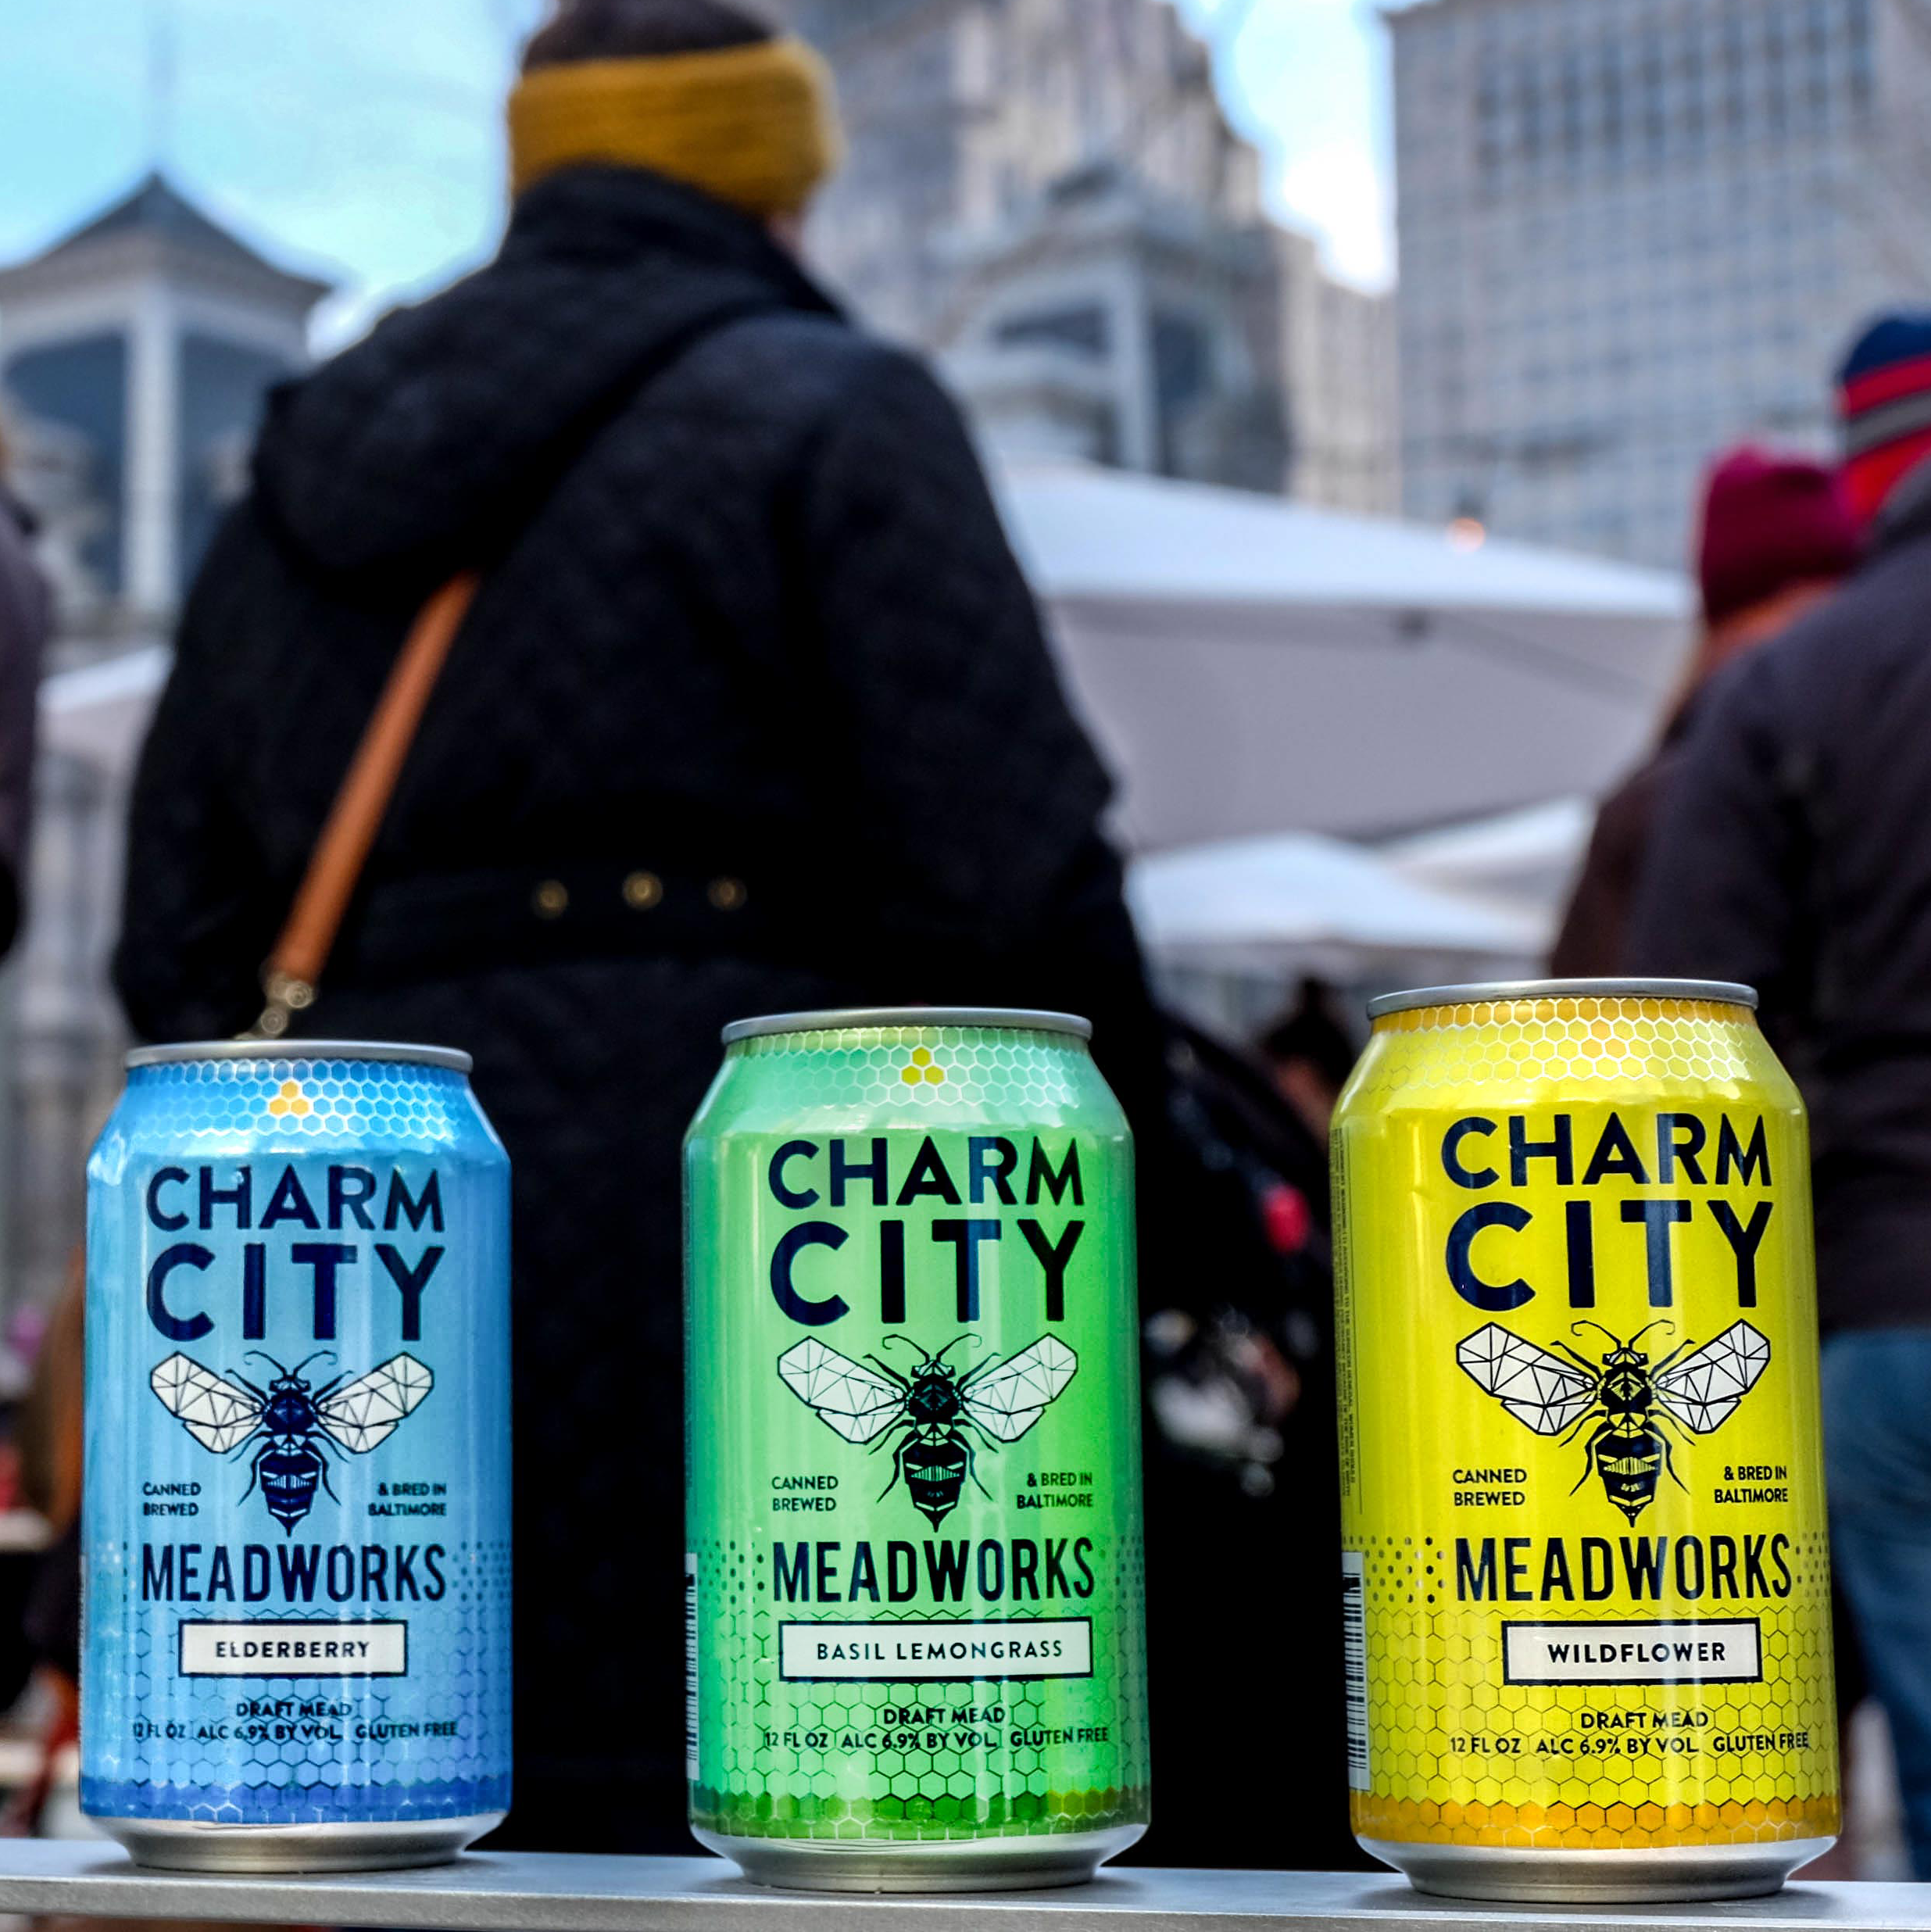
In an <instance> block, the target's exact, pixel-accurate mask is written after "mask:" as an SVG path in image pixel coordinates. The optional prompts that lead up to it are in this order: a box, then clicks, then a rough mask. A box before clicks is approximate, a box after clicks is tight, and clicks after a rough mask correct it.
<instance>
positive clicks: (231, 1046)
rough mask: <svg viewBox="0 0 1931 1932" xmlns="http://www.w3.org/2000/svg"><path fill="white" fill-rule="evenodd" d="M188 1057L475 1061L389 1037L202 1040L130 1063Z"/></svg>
mask: <svg viewBox="0 0 1931 1932" xmlns="http://www.w3.org/2000/svg"><path fill="white" fill-rule="evenodd" d="M189 1060H400V1061H407V1062H409V1064H411V1065H413V1066H418V1067H447V1068H449V1071H450V1072H452V1073H467V1072H470V1069H471V1068H473V1067H474V1064H475V1062H474V1061H473V1060H471V1059H470V1056H469V1055H468V1054H466V1053H464V1052H463V1051H462V1050H461V1049H460V1048H459V1047H409V1046H406V1045H404V1044H403V1043H401V1042H400V1041H398V1040H392V1039H203V1040H191V1041H187V1042H184V1043H182V1044H181V1045H180V1046H174V1047H136V1048H135V1049H134V1051H133V1052H132V1053H131V1054H129V1055H128V1056H127V1065H128V1067H129V1068H130V1070H131V1069H133V1068H136V1067H171V1066H176V1065H178V1064H181V1062H182V1061H189Z"/></svg>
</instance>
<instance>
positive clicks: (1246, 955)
mask: <svg viewBox="0 0 1931 1932" xmlns="http://www.w3.org/2000/svg"><path fill="white" fill-rule="evenodd" d="M1127 898H1128V903H1129V904H1130V905H1131V906H1132V909H1133V916H1134V919H1135V923H1136V924H1137V925H1139V929H1140V933H1141V936H1142V937H1143V939H1144V940H1145V941H1146V944H1147V945H1148V946H1149V947H1150V949H1151V950H1153V953H1156V954H1157V956H1158V957H1160V959H1161V960H1162V961H1164V962H1166V963H1168V964H1182V965H1188V966H1198V967H1207V968H1213V969H1214V970H1217V971H1225V972H1233V973H1256V974H1278V973H1279V972H1281V971H1284V970H1286V969H1287V968H1291V967H1295V966H1300V967H1307V966H1309V965H1311V964H1315V963H1318V964H1319V965H1320V966H1321V968H1322V969H1323V970H1325V971H1330V972H1334V971H1344V972H1345V971H1354V970H1359V969H1362V968H1366V967H1368V965H1370V964H1371V962H1373V961H1375V960H1378V959H1385V958H1390V957H1403V958H1406V957H1410V956H1413V955H1417V954H1421V955H1427V956H1430V957H1444V958H1468V959H1471V960H1506V961H1515V960H1521V959H1526V958H1527V957H1529V956H1530V955H1532V953H1533V952H1534V950H1535V949H1536V945H1537V943H1538V939H1539V932H1538V929H1537V922H1536V920H1535V919H1534V918H1532V916H1525V915H1524V914H1520V913H1514V912H1511V911H1506V910H1504V909H1502V908H1499V907H1489V906H1484V905H1482V904H1479V903H1475V902H1473V901H1471V900H1464V899H1461V898H1458V897H1457V896H1454V895H1453V894H1451V893H1445V892H1441V891H1438V890H1436V889H1434V888H1432V887H1430V886H1421V885H1418V884H1417V883H1415V882H1414V881H1413V880H1411V879H1407V878H1403V877H1402V876H1401V875H1400V873H1399V872H1398V871H1396V869H1395V868H1393V866H1391V865H1389V864H1388V863H1386V861H1385V860H1382V858H1380V857H1379V856H1378V855H1376V854H1375V853H1372V852H1368V851H1364V850H1362V849H1361V847H1359V846H1351V845H1349V844H1347V843H1345V842H1343V840H1340V839H1328V838H1323V837H1321V835H1319V834H1318V833H1312V832H1283V833H1279V834H1277V835H1274V836H1272V837H1270V838H1257V839H1229V840H1227V841H1225V842H1224V843H1218V844H1214V845H1207V846H1193V847H1190V848H1188V849H1185V850H1179V851H1174V852H1162V853H1155V854H1151V855H1149V856H1147V857H1143V858H1139V859H1136V860H1135V861H1134V862H1133V864H1132V868H1131V869H1130V871H1129V872H1128V881H1127Z"/></svg>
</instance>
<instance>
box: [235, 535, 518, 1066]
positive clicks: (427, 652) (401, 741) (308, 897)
mask: <svg viewBox="0 0 1931 1932" xmlns="http://www.w3.org/2000/svg"><path fill="white" fill-rule="evenodd" d="M481 583H482V579H481V577H480V576H479V575H478V574H477V573H476V572H475V571H465V572H463V574H462V575H461V576H460V577H452V578H451V579H450V580H449V582H448V583H446V584H445V585H443V587H442V589H440V590H439V591H438V592H436V594H435V595H434V596H433V597H431V599H429V601H428V602H427V603H426V604H424V606H423V607H422V609H421V610H420V611H418V612H417V616H416V621H415V622H414V623H413V624H411V625H410V626H409V635H408V636H407V637H406V639H404V640H403V642H402V649H401V651H400V652H399V653H398V654H397V657H396V660H395V667H394V668H393V669H392V670H391V671H390V673H389V677H388V683H386V684H385V685H384V686H383V687H382V695H381V697H380V698H378V699H377V700H376V707H375V710H374V712H373V713H372V714H370V719H369V722H368V725H367V728H365V729H364V731H363V734H362V742H361V743H360V744H359V745H358V746H356V755H355V757H354V758H353V759H352V760H351V761H350V763H349V770H348V772H347V774H346V775H345V777H344V778H343V779H342V789H340V790H339V791H338V792H337V793H336V794H335V803H334V804H333V805H332V806H331V807H330V808H329V814H328V818H327V821H325V822H324V825H323V827H322V833H321V836H320V838H319V839H316V842H315V850H314V853H313V855H312V856H311V857H310V858H309V869H308V871H306V873H304V874H303V875H302V885H301V888H300V889H299V891H298V892H297V893H296V894H295V903H294V905H293V906H292V907H291V908H290V910H289V913H288V923H287V924H286V925H284V926H283V928H282V929H281V937H280V938H279V939H277V940H276V942H275V946H274V951H273V952H271V953H270V954H269V956H268V963H267V964H266V965H265V966H264V967H263V968H262V991H263V993H264V994H265V995H266V997H267V1002H268V1004H266V1006H264V1007H263V1009H262V1014H261V1018H259V1019H258V1020H257V1021H256V1022H255V1024H254V1025H253V1026H252V1028H251V1029H249V1032H248V1033H247V1034H246V1035H245V1036H244V1037H245V1038H247V1039H281V1036H283V1035H284V1033H286V1032H288V1026H289V1022H290V1021H291V1019H292V1018H294V1016H295V1014H298V1013H299V1012H301V1011H303V1010H304V1009H305V1008H306V1007H312V1006H313V1005H314V1004H315V996H316V988H317V987H318V986H320V983H321V979H322V971H323V968H324V967H326V966H327V964H328V957H329V954H330V953H331V952H332V951H333V950H334V945H335V937H336V935H337V934H338V932H341V930H342V919H343V916H344V915H345V914H346V913H347V911H348V910H349V901H350V900H352V898H354V897H355V896H356V886H358V885H359V884H360V883H361V882H362V875H363V868H365V867H366V866H367V864H368V863H369V854H370V851H371V850H373V849H374V845H375V842H376V835H377V833H378V832H381V829H382V821H383V819H384V817H385V816H386V815H387V814H388V809H389V801H390V800H391V799H392V798H393V797H394V796H395V786H396V782H397V781H398V780H399V778H401V777H402V765H403V763H404V761H405V760H406V759H407V758H408V757H409V746H411V745H413V743H414V742H416V733H417V730H418V728H420V725H421V724H422V721H423V713H424V710H426V709H427V707H428V703H429V697H430V693H431V692H433V691H434V689H435V688H436V681H437V679H438V678H439V677H440V676H441V675H442V667H443V666H444V664H445V663H446V662H447V661H448V660H449V648H450V646H452V644H454V643H455V642H456V633H457V632H458V631H460V630H461V629H462V628H463V619H464V618H465V617H467V616H468V615H469V610H470V605H471V604H472V603H474V602H475V601H476V593H477V590H478V589H480V588H481Z"/></svg>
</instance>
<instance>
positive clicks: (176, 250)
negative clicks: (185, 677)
mask: <svg viewBox="0 0 1931 1932" xmlns="http://www.w3.org/2000/svg"><path fill="white" fill-rule="evenodd" d="M327 292H328V284H327V283H326V282H324V281H319V280H317V279H316V278H315V277H312V276H308V275H302V274H294V273H291V272H290V271H289V270H288V269H285V268H284V267H280V266H278V265H277V263H274V262H272V261H270V259H268V258H267V257H266V256H264V255H263V254H262V253H260V252H259V251H258V250H256V249H254V248H252V247H251V246H250V245H249V244H248V243H247V242H245V241H244V240H242V239H241V238H240V237H238V236H237V235H235V234H232V233H231V232H230V231H228V230H227V228H225V227H221V226H220V225H219V224H216V222H214V221H213V220H211V219H210V218H209V216H207V215H206V214H205V213H202V210H201V209H198V208H197V207H196V206H195V205H194V203H193V202H191V201H190V200H188V198H187V197H186V196H185V195H183V194H182V193H181V191H180V190H179V189H178V188H175V187H174V186H173V185H172V184H170V183H169V182H168V181H165V180H163V178H162V177H159V175H151V176H149V177H148V178H147V179H146V180H145V181H141V183H139V184H138V185H137V186H136V187H135V188H134V189H133V190H132V191H131V192H130V193H129V194H128V195H126V196H124V197H123V199H121V200H120V201H118V202H115V203H114V204H113V206H111V207H109V208H108V209H105V211H104V212H102V213H100V214H98V215H97V216H93V217H91V219H89V220H87V221H85V222H84V223H83V224H80V226H79V227H76V228H75V229H74V230H73V231H72V232H70V234H66V235H65V236H63V238H60V239H59V240H58V241H56V242H54V243H53V244H52V246H51V247H49V248H47V249H44V250H42V251H41V252H40V253H39V254H38V255H35V256H33V257H32V258H31V259H28V260H26V261H22V262H16V263H13V264H12V265H11V266H9V267H5V268H0V417H4V419H5V421H6V423H7V425H8V428H9V443H10V445H12V446H13V452H14V456H15V460H16V468H15V473H14V474H13V478H12V481H13V484H14V485H15V486H16V488H19V490H20V493H21V495H22V496H23V497H25V498H26V499H27V500H28V501H29V503H30V504H31V505H32V506H33V507H34V510H36V511H37V512H38V515H39V517H40V519H41V533H42V534H41V551H42V555H43V558H44V560H45V564H46V565H47V567H48V570H49V571H50V574H52V576H53V577H54V578H55V584H56V587H57V589H58V590H59V607H60V613H61V628H60V632H59V636H58V638H57V639H56V641H55V648H54V652H53V661H52V665H51V666H50V669H52V670H53V671H55V672H56V673H57V675H56V676H55V678H52V679H51V680H50V681H49V683H48V686H47V687H46V689H45V691H44V692H43V695H42V700H41V750H40V757H39V761H38V768H37V771H36V780H35V791H36V796H37V810H38V824H37V827H36V835H35V840H34V853H33V860H32V868H31V875H30V880H29V885H28V923H27V931H26V934H25V936H24V939H23V943H22V946H21V949H20V954H19V956H18V957H17V958H16V960H15V961H12V962H10V963H9V971H8V975H7V979H8V985H7V989H6V993H5V999H4V1003H3V1004H0V1307H13V1306H18V1305H20V1304H23V1303H24V1304H43V1305H44V1304H45V1303H46V1302H48V1301H49V1300H51V1299H52V1297H53V1296H54V1295H55V1294H56V1293H58V1292H59V1286H60V1283H61V1280H62V1278H63V1273H64V1272H65V1269H66V1265H67V1261H68V1257H69V1255H70V1253H71V1251H72V1250H73V1244H74V1243H75V1242H76V1241H77V1240H78V1239H79V1237H80V1223H81V1211H82V1205H83V1186H84V1182H83V1168H84V1162H85V1160H86V1155H87V1149H88V1143H89V1142H90V1140H91V1138H92V1136H93V1134H94V1132H95V1130H96V1129H97V1128H98V1125H99V1124H100V1122H101V1120H102V1118H103V1117H104V1115H105V1111H106V1110H107V1108H108V1107H109V1106H110V1105H111V1104H112V1103H113V1097H114V1094H115V1093H116V1089H117V1088H118V1086H119V1084H120V1053H121V1050H122V1047H123V1044H124V1039H123V1027H122V1022H121V1018H120V1010H119V1008H118V1007H117V1006H116V1004H115V1001H114V1000H113V996H112V995H111V994H110V993H109V990H108V988H107V986H106V983H105V971H104V968H105V959H106V954H107V948H108V946H109V944H110V943H111V941H112V939H113V932H114V928H115V925H116V919H117V909H118V906H119V903H120V873H121V849H122V847H121V825H122V822H123V819H124V818H125V816H126V810H127V786H128V782H129V779H130V777H131V773H132V770H133V767H134V758H135V756H136V753H137V752H138V748H139V746H140V743H141V739H142V736H143V735H145V730H146V727H147V721H148V714H149V713H150V711H151V710H152V703H153V695H154V690H155V687H156V682H157V680H156V675H155V672H156V664H157V660H159V659H160V658H161V657H162V655H163V648H162V640H163V639H164V638H165V637H166V635H167V632H168V630H169V628H170V624H171V621H172V617H173V613H174V611H175V610H176V609H177V606H178V605H179V603H180V601H181V596H182V593H183V591H184V589H185V587H186V585H187V583H188V580H189V578H191V575H192V573H193V571H194V569H195V565H196V564H197V563H198V561H199V560H200V557H201V554H202V551H203V549H205V548H206V545H207V542H208V541H209V538H210V536H211V535H213V531H214V527H215V524H216V521H218V519H219V518H220V515H221V513H222V510H223V507H224V506H225V505H226V504H227V503H228V502H229V501H231V499H233V498H234V496H237V495H238V494H239V493H240V491H241V486H242V484H243V482H244V481H245V462H246V458H247V455H248V452H249V448H250V446H251V445H252V441H253V438H254V433H255V428H256V422H257V420H258V418H259V415H260V413H261V408H262V403H263V398H264V395H265V394H266V391H267V389H268V388H269V386H270V384H272V383H274V382H276V381H279V380H280V379H281V378H282V377H284V376H287V375H289V374H292V373H294V372H295V371H296V370H299V369H301V368H302V367H303V365H304V364H305V363H306V361H307V360H308V345H307V324H308V319H309V313H310V312H311V311H312V310H313V308H314V307H315V305H316V302H318V301H319V300H320V299H321V298H322V297H323V296H324V295H326V294H327ZM29 1208H30V1211H27V1210H28V1209H29Z"/></svg>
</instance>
